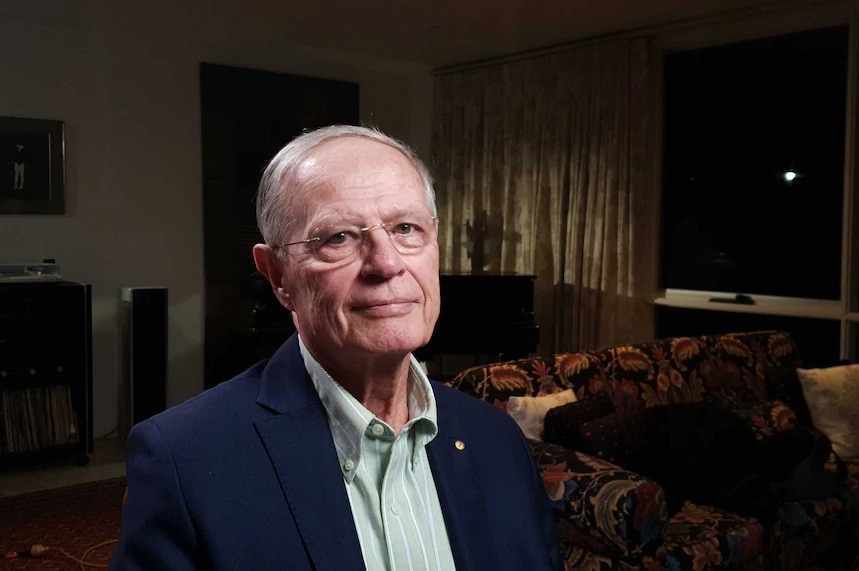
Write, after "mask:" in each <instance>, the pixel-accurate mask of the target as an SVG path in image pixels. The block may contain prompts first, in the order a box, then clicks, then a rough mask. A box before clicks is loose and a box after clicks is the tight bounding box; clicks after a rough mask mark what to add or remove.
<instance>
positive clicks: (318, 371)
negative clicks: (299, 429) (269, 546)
mask: <svg viewBox="0 0 859 571" xmlns="http://www.w3.org/2000/svg"><path fill="white" fill-rule="evenodd" d="M299 347H300V348H301V356H302V357H303V358H304V366H305V367H306V368H307V372H308V373H309V374H310V378H311V379H312V380H313V384H314V386H315V387H316V391H317V392H318V393H319V397H320V399H321V400H322V404H323V406H324V407H325V411H326V413H327V415H328V425H329V426H330V427H331V434H332V436H333V438H334V447H335V448H336V450H337V456H338V457H339V459H340V468H341V470H342V471H343V482H344V484H345V486H346V493H347V495H348V496H349V503H350V505H351V507H352V517H353V519H354V521H355V529H356V530H357V532H358V540H359V541H360V543H361V551H362V553H363V555H364V564H365V565H366V567H367V569H368V570H370V571H376V570H390V571H424V570H427V571H430V570H432V571H449V570H453V569H455V568H456V566H455V565H454V562H453V553H452V552H451V549H450V542H449V541H448V537H447V529H446V528H445V525H444V517H443V516H442V512H441V504H440V503H439V499H438V493H437V492H436V488H435V481H434V480H433V476H432V470H431V469H430V465H429V459H428V458H427V453H426V445H427V444H428V443H429V442H430V441H431V440H432V439H433V438H435V436H436V434H438V424H437V415H436V404H435V396H434V395H433V392H432V387H430V383H429V380H428V379H427V377H426V375H425V374H424V372H423V369H421V367H420V365H419V364H418V362H417V361H416V360H415V358H414V357H411V366H410V374H409V381H408V382H409V387H408V408H409V421H408V422H407V423H406V424H405V425H404V426H403V428H402V430H401V431H400V434H398V435H394V431H393V429H392V428H391V427H390V426H389V425H388V424H386V423H385V422H383V421H382V420H380V419H378V418H376V416H375V415H374V414H373V413H371V412H370V411H369V410H367V409H366V408H365V407H364V406H363V405H362V404H361V403H360V402H358V400H357V399H355V397H353V396H352V395H351V394H350V393H349V392H348V391H347V390H346V389H344V388H343V387H342V386H340V384H339V383H338V382H337V381H335V380H334V379H333V378H331V376H330V375H329V374H328V373H326V372H325V369H323V368H322V366H321V365H320V364H319V363H318V362H317V361H316V360H315V359H314V358H313V356H312V355H310V352H309V351H307V348H306V347H305V346H304V343H303V342H302V341H301V338H300V337H299Z"/></svg>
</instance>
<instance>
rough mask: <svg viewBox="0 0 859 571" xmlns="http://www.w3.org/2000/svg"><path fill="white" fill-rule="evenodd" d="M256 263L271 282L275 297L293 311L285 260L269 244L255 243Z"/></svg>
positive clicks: (258, 268)
mask: <svg viewBox="0 0 859 571" xmlns="http://www.w3.org/2000/svg"><path fill="white" fill-rule="evenodd" d="M253 251H254V264H256V267H257V270H259V273H261V274H262V275H264V276H265V277H266V279H267V280H268V282H269V283H270V284H271V289H272V291H274V295H275V297H277V300H278V301H279V302H280V304H281V305H282V306H284V307H285V308H286V309H288V310H289V311H293V303H292V298H291V297H289V293H288V292H287V291H286V289H285V283H284V278H285V276H284V272H283V261H282V260H281V259H280V258H279V257H278V255H277V252H276V251H275V250H274V249H273V248H272V247H271V246H269V245H268V244H256V245H254V250H253Z"/></svg>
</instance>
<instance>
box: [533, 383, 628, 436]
mask: <svg viewBox="0 0 859 571" xmlns="http://www.w3.org/2000/svg"><path fill="white" fill-rule="evenodd" d="M613 412H614V405H613V404H612V402H611V398H609V396H608V395H607V394H605V393H597V394H595V395H593V396H590V397H587V398H583V399H581V400H577V401H575V402H571V403H567V404H565V405H562V406H559V407H555V408H553V409H550V410H549V412H547V413H546V418H545V421H544V423H543V425H544V428H543V440H544V441H545V442H553V443H555V444H560V445H562V446H564V445H568V444H570V443H575V442H576V441H577V440H578V438H579V430H580V429H581V426H582V424H584V423H585V422H588V421H591V420H595V419H597V418H601V417H603V416H607V415H609V414H611V413H613Z"/></svg>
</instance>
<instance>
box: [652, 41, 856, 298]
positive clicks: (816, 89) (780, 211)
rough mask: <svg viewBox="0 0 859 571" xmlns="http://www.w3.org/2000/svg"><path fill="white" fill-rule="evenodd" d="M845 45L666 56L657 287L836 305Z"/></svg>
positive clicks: (766, 45) (745, 46)
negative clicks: (825, 300) (786, 298)
mask: <svg viewBox="0 0 859 571" xmlns="http://www.w3.org/2000/svg"><path fill="white" fill-rule="evenodd" d="M847 38H848V30H847V27H846V26H840V27H836V28H826V29H822V30H813V31H807V32H801V33H797V34H789V35H785V36H777V37H771V38H765V39H760V40H753V41H749V42H743V43H739V44H731V45H727V46H718V47H712V48H706V49H699V50H694V51H688V52H680V53H675V54H670V55H668V56H667V57H666V59H665V112H664V117H665V123H664V132H663V135H664V168H663V196H662V242H661V248H662V252H661V260H662V267H661V285H662V287H665V288H678V289H698V290H708V291H727V292H737V293H757V294H769V295H780V296H787V297H806V298H817V299H839V297H840V288H841V277H840V276H841V216H842V201H843V177H844V133H845V121H846V93H847ZM791 173H794V174H791ZM794 175H795V177H794Z"/></svg>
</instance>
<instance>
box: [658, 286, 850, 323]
mask: <svg viewBox="0 0 859 571" xmlns="http://www.w3.org/2000/svg"><path fill="white" fill-rule="evenodd" d="M660 293H661V295H657V296H656V298H654V300H653V302H654V303H655V304H656V305H664V306H668V307H681V308H686V309H706V310H711V311H726V312H733V313H760V314H767V315H787V316H792V317H814V318H818V319H842V318H844V317H849V316H855V317H856V318H857V320H859V314H855V313H854V314H848V315H845V312H844V308H843V306H842V304H841V302H840V301H831V300H821V299H801V298H788V297H775V296H766V295H752V296H751V298H752V299H753V300H754V301H755V303H754V304H743V303H733V302H728V303H721V302H714V301H710V298H714V297H716V298H732V297H734V294H733V293H725V292H705V291H692V290H677V289H668V290H665V291H663V292H660Z"/></svg>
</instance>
